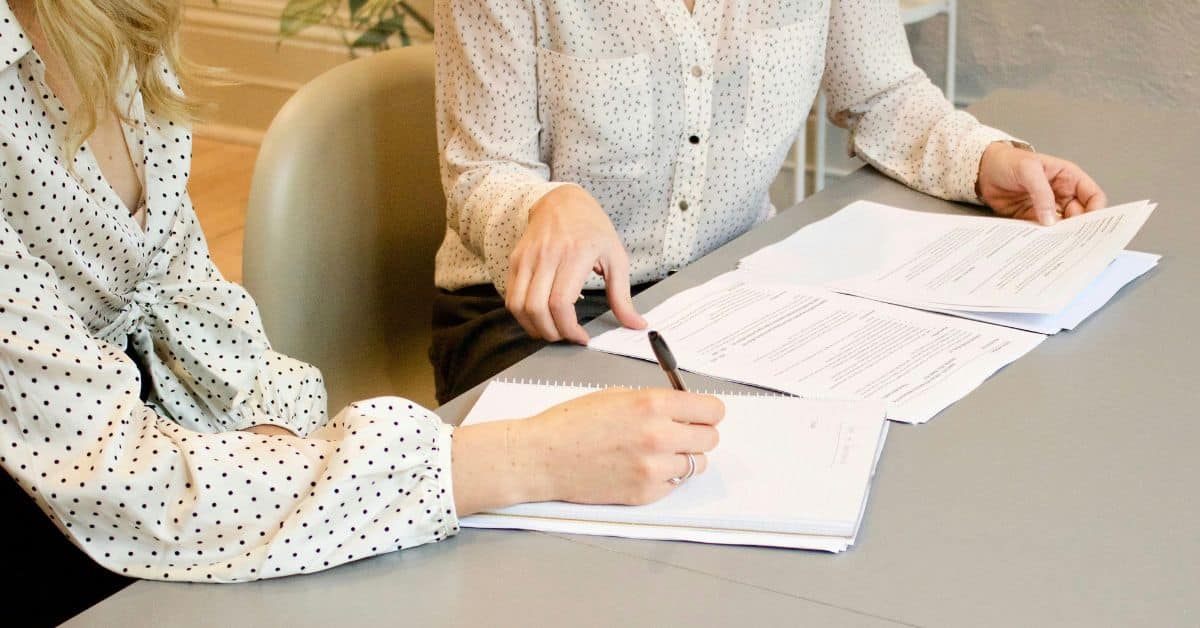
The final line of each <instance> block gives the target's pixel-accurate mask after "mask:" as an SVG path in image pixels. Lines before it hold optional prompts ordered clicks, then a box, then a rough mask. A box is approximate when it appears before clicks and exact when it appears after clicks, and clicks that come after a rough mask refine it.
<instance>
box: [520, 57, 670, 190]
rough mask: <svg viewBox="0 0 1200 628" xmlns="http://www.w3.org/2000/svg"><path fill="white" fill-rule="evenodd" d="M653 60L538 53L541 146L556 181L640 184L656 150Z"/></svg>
mask: <svg viewBox="0 0 1200 628" xmlns="http://www.w3.org/2000/svg"><path fill="white" fill-rule="evenodd" d="M652 95H653V91H652V90H651V84H650V59H649V58H648V57H647V56H646V55H644V54H641V55H635V56H632V57H620V58H615V59H584V58H580V57H574V56H570V55H565V54H562V53H558V52H554V51H551V50H546V49H544V48H542V49H539V50H538V109H539V114H540V115H541V120H542V134H543V135H542V138H541V141H542V146H543V151H544V152H546V153H548V159H549V165H550V169H551V171H552V174H553V177H554V178H555V179H556V180H578V179H593V180H595V179H637V178H639V177H641V176H642V173H643V172H644V171H645V169H646V164H647V162H648V160H649V158H650V153H651V149H652V147H653V143H652V142H653V138H652V137H651V136H652V131H653V128H652V124H653V116H654V110H653V107H652V103H651V97H652Z"/></svg>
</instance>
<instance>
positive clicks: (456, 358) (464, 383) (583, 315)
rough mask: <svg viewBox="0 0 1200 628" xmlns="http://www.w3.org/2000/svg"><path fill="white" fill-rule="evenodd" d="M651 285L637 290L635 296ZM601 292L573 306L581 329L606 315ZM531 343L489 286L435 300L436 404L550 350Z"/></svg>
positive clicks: (433, 357)
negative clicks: (582, 326)
mask: <svg viewBox="0 0 1200 628" xmlns="http://www.w3.org/2000/svg"><path fill="white" fill-rule="evenodd" d="M650 285H651V284H648V283H647V284H642V285H638V286H634V287H633V293H634V294H637V293H639V292H641V291H642V290H644V289H646V288H649V287H650ZM608 310H609V307H608V298H607V296H606V295H605V293H604V291H603V290H584V291H583V299H581V300H579V301H578V302H576V303H575V315H576V316H577V317H578V318H579V322H580V324H583V323H586V322H588V321H590V320H592V319H594V318H596V317H597V316H600V315H601V314H603V313H605V312H607V311H608ZM547 344H549V343H547V342H545V341H544V340H534V339H533V338H530V337H529V336H528V334H526V333H525V330H524V329H522V328H521V325H520V323H518V322H517V319H516V318H514V317H513V315H512V314H510V313H509V312H508V310H507V309H505V307H504V297H502V296H500V293H498V292H497V291H496V288H495V286H492V285H491V284H488V285H483V286H471V287H469V288H463V289H461V290H455V291H453V292H449V291H446V290H439V291H438V294H437V295H436V296H435V297H434V299H433V344H432V346H430V348H429V360H430V361H431V362H432V363H433V373H434V380H435V383H436V385H437V400H438V403H446V402H447V401H450V400H451V399H453V398H455V397H457V396H459V395H460V394H462V393H464V392H466V391H468V390H470V389H471V388H474V387H475V386H476V385H477V384H479V383H481V382H484V381H487V380H488V379H489V378H491V377H493V376H495V375H496V374H497V373H499V372H500V371H503V370H504V369H506V368H508V367H510V366H512V365H513V364H516V363H517V362H519V361H521V360H522V359H524V358H525V357H527V356H529V355H531V354H533V353H534V352H536V351H537V350H538V349H541V348H542V347H544V346H546V345H547Z"/></svg>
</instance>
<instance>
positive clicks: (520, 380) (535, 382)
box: [492, 377, 799, 398]
mask: <svg viewBox="0 0 1200 628" xmlns="http://www.w3.org/2000/svg"><path fill="white" fill-rule="evenodd" d="M492 381H493V382H499V383H502V384H523V385H526V386H555V387H562V388H580V389H583V390H597V391H598V390H607V389H609V388H628V389H630V390H641V389H643V388H650V387H649V386H632V385H630V386H626V385H622V384H612V385H602V384H594V383H589V382H576V381H571V380H562V379H536V378H531V377H498V378H495V379H493V380H492ZM688 392H694V393H700V394H702V395H722V396H724V397H796V398H799V395H791V394H788V393H785V392H776V391H770V390H763V391H756V392H748V391H744V390H735V391H732V392H730V391H726V390H712V389H707V388H706V389H695V388H689V389H688Z"/></svg>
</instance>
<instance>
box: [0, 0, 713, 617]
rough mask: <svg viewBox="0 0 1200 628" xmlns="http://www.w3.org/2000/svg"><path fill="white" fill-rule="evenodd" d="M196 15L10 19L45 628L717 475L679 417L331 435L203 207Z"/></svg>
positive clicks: (618, 397)
mask: <svg viewBox="0 0 1200 628" xmlns="http://www.w3.org/2000/svg"><path fill="white" fill-rule="evenodd" d="M180 11H181V3H179V2H177V1H174V0H73V1H71V2H61V1H59V0H9V1H8V2H7V3H5V4H0V172H2V173H3V179H2V181H0V211H2V215H0V401H2V403H0V408H2V409H0V463H2V465H3V467H4V470H5V471H6V472H7V475H8V477H11V479H12V481H8V480H4V483H5V485H6V488H7V490H8V492H9V495H7V496H6V498H7V499H8V504H9V505H8V506H7V512H9V513H10V516H9V522H10V526H14V529H15V530H18V532H17V533H16V535H13V536H9V539H10V540H15V541H17V543H15V545H16V546H17V554H18V555H17V557H16V565H17V569H19V570H20V573H21V575H22V577H21V578H20V581H21V582H22V583H24V584H23V585H22V584H18V587H21V586H25V587H27V588H28V589H29V590H28V591H17V592H16V593H17V594H18V595H19V596H20V598H19V599H22V600H26V599H27V600H29V601H30V604H26V605H24V608H26V609H30V608H32V609H33V610H34V611H35V612H40V613H44V615H43V616H42V617H41V619H43V620H46V621H50V620H60V619H63V618H64V617H66V616H69V615H70V614H73V613H74V612H77V611H78V610H81V609H82V608H84V607H86V606H87V605H89V604H90V603H92V602H94V601H96V600H97V599H99V597H102V596H103V595H105V594H107V593H109V592H111V591H112V590H114V589H115V588H116V587H119V586H121V585H122V584H123V583H124V582H125V580H124V577H137V578H154V579H162V580H187V581H202V582H208V581H211V582H237V581H244V580H253V579H257V578H267V577H274V576H283V575H288V574H300V573H307V572H313V571H319V570H322V569H326V568H328V567H332V566H335V565H338V564H341V563H345V562H348V561H352V560H356V559H360V558H366V557H368V556H372V555H375V554H379V553H384V552H389V551H393V550H396V549H400V548H405V547H411V546H414V545H420V544H423V543H428V542H431V541H437V540H441V539H444V538H446V537H447V536H450V535H452V534H454V533H455V532H457V531H458V525H457V522H458V517H459V516H460V515H463V514H467V513H471V512H476V511H479V510H482V509H487V508H495V507H500V506H504V505H508V504H513V503H517V502H522V501H540V500H550V499H561V500H569V501H579V502H602V503H644V502H648V501H652V500H655V499H658V498H659V497H661V496H663V495H665V494H666V493H667V492H669V491H670V490H671V488H672V487H673V486H674V485H675V483H673V482H671V481H670V480H675V479H677V478H678V477H679V476H681V475H683V474H684V473H685V472H686V471H687V469H688V466H689V465H688V454H695V455H696V456H695V457H696V459H697V462H698V467H699V470H701V471H702V470H703V466H704V457H703V455H701V454H702V452H705V451H709V450H711V449H712V448H713V447H714V446H715V445H716V441H717V433H716V429H715V427H714V426H715V424H716V423H717V422H718V421H719V420H720V418H721V416H722V414H723V410H722V408H721V405H720V402H719V401H717V400H716V399H714V398H712V397H708V396H703V395H691V394H687V393H681V392H674V391H665V390H659V391H641V392H629V391H612V392H606V393H600V394H595V395H591V396H589V397H585V398H582V399H580V400H577V401H575V402H572V403H569V404H567V405H565V406H560V407H558V408H554V409H551V410H549V411H547V412H545V413H543V414H541V415H538V416H536V417H532V418H530V419H527V420H512V421H504V422H498V423H491V424H487V425H481V426H473V427H468V428H461V429H458V430H454V429H453V428H451V427H450V426H448V425H445V424H443V423H442V422H441V421H439V420H438V418H437V417H436V416H435V415H433V414H432V413H431V412H429V411H427V410H426V409H424V408H421V407H419V406H417V405H416V404H413V403H410V402H408V401H406V400H404V399H400V398H395V397H387V398H377V399H371V400H366V401H362V402H358V403H356V404H352V405H351V406H349V407H347V408H346V409H344V410H343V411H342V412H341V413H340V414H339V415H338V416H337V417H336V418H334V419H333V420H332V421H329V422H328V424H326V413H325V402H324V398H325V397H324V389H323V385H322V381H321V376H320V373H319V372H318V371H317V370H316V369H315V368H313V367H312V366H309V365H307V364H303V363H301V362H298V361H296V360H293V359H291V358H288V357H285V356H283V355H280V354H278V353H275V352H274V351H272V350H271V347H270V344H269V342H268V340H267V338H266V337H265V336H264V334H263V330H262V328H261V324H260V321H259V317H258V313H257V310H256V308H255V305H254V301H253V299H252V298H251V297H250V296H249V295H248V294H247V293H246V292H245V291H243V289H242V288H241V287H240V286H238V285H236V284H233V283H230V282H228V281H225V280H224V278H222V277H221V275H220V273H219V272H218V271H217V269H216V268H215V267H214V266H213V264H212V262H211V260H210V258H209V254H208V248H207V245H206V243H205V240H204V237H203V234H202V233H201V231H200V228H199V225H198V223H197V221H196V216H195V213H194V212H193V210H192V206H191V203H190V201H189V199H188V194H187V181H188V170H189V158H190V140H191V136H190V133H189V130H188V124H189V122H190V121H191V120H192V118H193V117H194V115H195V113H196V105H195V103H194V102H193V101H191V100H190V99H188V98H187V97H186V96H185V95H184V92H183V91H182V90H181V89H180V88H179V83H178V81H177V78H178V77H182V78H184V79H185V82H186V79H190V78H191V77H192V76H194V75H195V73H196V72H195V68H193V67H192V66H190V65H188V64H187V63H186V62H185V61H184V60H183V59H181V57H180V54H179V51H178V47H177V43H176V40H177V30H178V27H179V23H180ZM332 209H333V208H331V210H332ZM452 432H453V440H451V434H452ZM22 493H24V495H22ZM26 495H27V496H28V497H26ZM29 497H31V498H32V500H30V499H29ZM38 510H40V511H41V512H40V513H39V512H38ZM51 522H53V526H51V525H50V524H51ZM54 528H57V531H55V529H54ZM60 533H61V534H60ZM64 538H65V539H67V540H69V541H70V544H67V543H65V542H63V539H64ZM55 543H58V544H59V545H57V546H56V545H55ZM72 545H73V547H72ZM79 550H82V552H80V551H79ZM85 553H86V556H87V557H90V559H91V560H90V561H89V560H88V559H87V558H85V556H84V554H85ZM92 561H94V562H92ZM97 563H98V564H99V565H101V566H103V567H104V568H105V569H106V570H108V571H109V572H112V573H114V574H119V577H116V578H115V579H114V578H112V577H109V576H106V575H105V573H106V572H105V571H104V570H101V569H97V568H96V564H97ZM39 600H40V601H41V603H38V601H39Z"/></svg>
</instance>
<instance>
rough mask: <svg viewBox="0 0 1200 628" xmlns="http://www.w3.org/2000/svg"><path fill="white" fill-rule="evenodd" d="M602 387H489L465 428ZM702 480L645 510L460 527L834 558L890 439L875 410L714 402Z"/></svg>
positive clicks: (535, 507)
mask: <svg viewBox="0 0 1200 628" xmlns="http://www.w3.org/2000/svg"><path fill="white" fill-rule="evenodd" d="M596 390H597V388H594V387H588V386H578V385H567V384H561V383H548V382H508V381H494V382H491V383H489V384H488V386H487V388H486V389H485V390H484V392H483V394H482V396H480V398H479V401H478V402H476V404H475V406H474V407H473V408H472V409H471V412H470V413H469V414H468V415H467V417H466V419H464V421H463V425H470V424H472V423H484V422H487V421H495V420H501V419H507V418H518V417H525V416H530V415H534V414H537V413H539V412H541V411H543V410H545V409H547V408H550V407H552V406H554V405H557V404H559V403H563V402H565V401H568V400H570V399H574V398H576V397H579V396H582V395H586V394H588V393H591V392H595V391H596ZM717 396H718V397H720V398H721V400H722V401H723V402H724V403H725V420H724V421H722V422H721V424H720V428H719V429H720V433H721V442H720V445H719V446H718V447H717V449H716V450H714V451H713V452H711V453H710V455H709V466H708V471H707V472H706V473H704V474H702V475H699V476H696V477H695V478H692V479H691V480H689V481H688V482H686V483H684V484H683V485H682V486H680V487H679V488H677V489H675V490H674V491H673V492H672V493H670V494H669V495H667V496H666V497H665V498H663V499H661V500H659V501H657V502H655V503H653V504H648V505H645V506H608V505H585V504H570V503H565V502H540V503H532V504H520V505H517V506H512V507H509V508H504V509H501V510H496V511H492V512H487V513H483V514H479V515H473V516H469V517H464V518H463V519H462V521H461V525H462V526H463V527H470V528H508V529H524V530H540V531H544V532H562V533H574V534H596V535H604V536H619V537H628V538H639V539H664V540H686V541H697V542H702V543H721V544H729V545H764V546H775V547H788V548H797V549H815V550H824V551H830V552H840V551H843V550H845V549H847V548H848V547H849V546H850V545H851V544H853V543H854V539H855V537H856V535H857V533H858V529H859V525H860V524H861V522H862V518H863V513H864V510H865V508H866V503H867V495H868V492H869V489H870V483H871V477H872V476H873V475H874V472H875V467H876V463H877V462H878V460H879V456H880V454H881V452H882V450H883V443H884V439H885V437H886V435H887V420H886V418H885V407H884V404H883V403H882V402H878V401H831V400H810V399H800V398H797V397H788V396H778V395H771V394H753V395H726V394H721V395H717Z"/></svg>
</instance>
